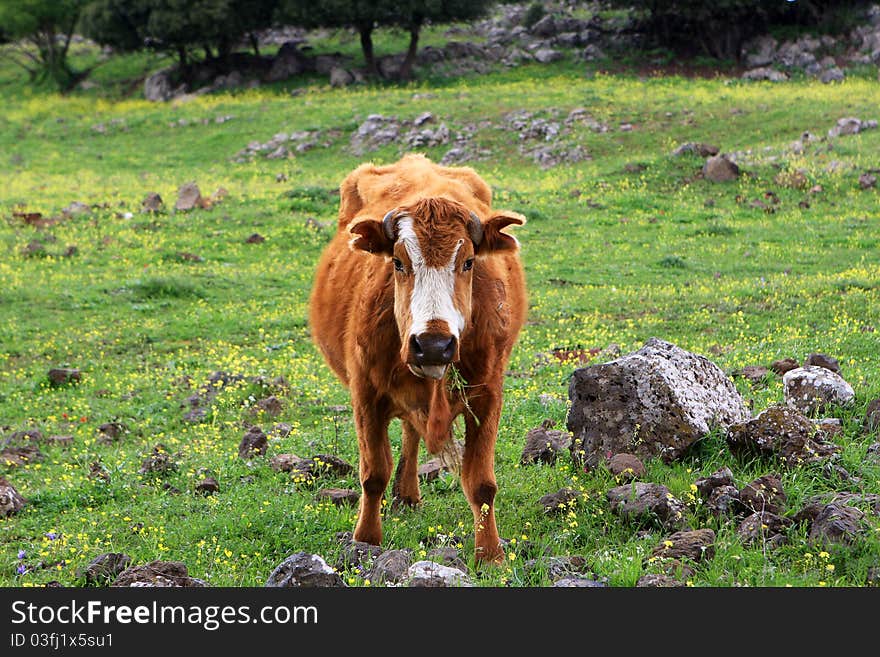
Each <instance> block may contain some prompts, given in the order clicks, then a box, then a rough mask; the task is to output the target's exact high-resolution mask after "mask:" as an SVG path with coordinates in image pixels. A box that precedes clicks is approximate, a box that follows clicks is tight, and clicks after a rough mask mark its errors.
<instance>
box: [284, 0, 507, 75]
mask: <svg viewBox="0 0 880 657" xmlns="http://www.w3.org/2000/svg"><path fill="white" fill-rule="evenodd" d="M493 3H494V0H396V1H395V0H322V2H320V3H315V2H313V0H282V2H281V6H280V13H281V16H282V17H284V18H285V19H287V20H290V21H291V22H293V23H296V24H298V25H302V26H303V27H306V28H315V27H351V28H354V29H355V30H357V32H358V35H359V36H360V41H361V50H362V52H363V55H364V63H365V64H366V68H367V72H368V73H369V74H370V75H373V76H378V75H379V70H378V66H377V62H376V55H375V51H374V48H373V32H374V31H375V30H376V29H377V28H380V27H397V28H401V29H403V30H406V31H407V32H408V33H409V46H408V48H407V52H406V56H405V58H404V60H403V64H402V65H401V67H400V71H399V72H398V76H399V77H401V78H403V79H407V78H409V77H411V75H412V69H413V65H414V64H415V60H416V55H417V54H418V45H419V35H420V33H421V29H422V27H423V26H424V25H426V24H428V23H449V22H452V21H459V20H470V19H473V18H477V17H479V16H482V15H483V14H484V13H485V12H486V10H487V9H488V8H489V7H490V6H491V5H492V4H493Z"/></svg>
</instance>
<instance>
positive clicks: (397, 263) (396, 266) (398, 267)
mask: <svg viewBox="0 0 880 657" xmlns="http://www.w3.org/2000/svg"><path fill="white" fill-rule="evenodd" d="M391 262H393V263H394V269H395V270H397V271H404V269H403V263H402V262H401V261H400V258H392V259H391Z"/></svg>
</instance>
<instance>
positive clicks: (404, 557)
mask: <svg viewBox="0 0 880 657" xmlns="http://www.w3.org/2000/svg"><path fill="white" fill-rule="evenodd" d="M411 561H412V550H410V549H408V548H407V549H403V550H387V551H385V552H383V553H382V554H380V555H379V556H378V557H376V558H375V559H373V564H372V567H371V568H370V570H369V572H368V573H367V575H366V578H367V579H369V580H370V582H371V583H375V584H399V583H401V582H402V581H404V580H405V579H406V577H407V572H408V570H409V566H410V562H411Z"/></svg>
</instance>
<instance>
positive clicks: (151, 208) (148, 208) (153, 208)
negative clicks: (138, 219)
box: [141, 192, 165, 212]
mask: <svg viewBox="0 0 880 657" xmlns="http://www.w3.org/2000/svg"><path fill="white" fill-rule="evenodd" d="M164 205H165V202H164V201H163V200H162V197H161V196H159V194H158V193H157V192H149V193H148V194H147V195H146V196H145V197H144V200H143V201H141V212H161V210H162V208H163V207H164Z"/></svg>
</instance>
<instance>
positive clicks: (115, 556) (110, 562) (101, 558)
mask: <svg viewBox="0 0 880 657" xmlns="http://www.w3.org/2000/svg"><path fill="white" fill-rule="evenodd" d="M129 564H131V557H129V556H128V555H127V554H123V553H122V552H106V553H104V554H101V555H98V556H97V557H95V558H94V559H92V560H91V561H90V562H89V564H88V565H87V566H86V567H85V568H84V569H83V570H82V571H81V572H80V573H79V576H80V577H84V578H85V580H86V586H103V585H106V584H109V583H110V582H111V581H113V580H115V579H116V577H117V576H118V575H119V574H120V573H121V572H122V571H124V570H125V569H126V568H128V566H129Z"/></svg>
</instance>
